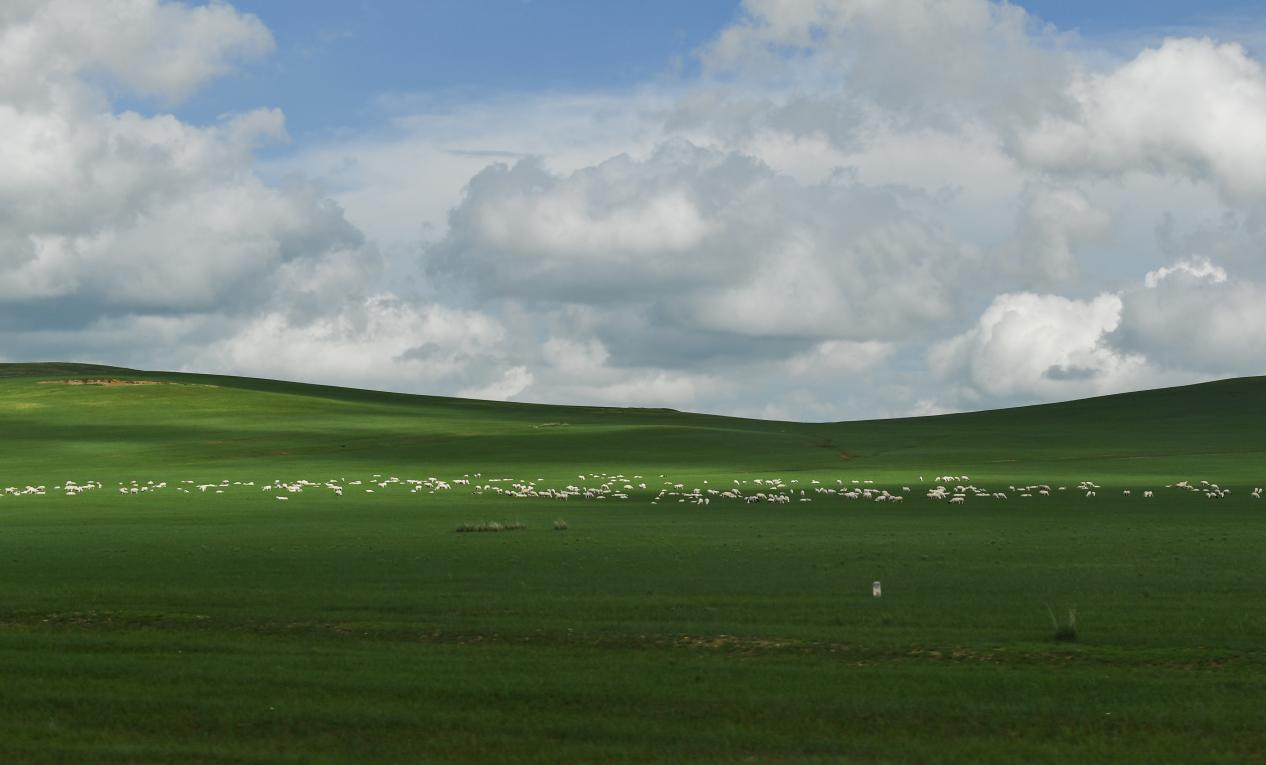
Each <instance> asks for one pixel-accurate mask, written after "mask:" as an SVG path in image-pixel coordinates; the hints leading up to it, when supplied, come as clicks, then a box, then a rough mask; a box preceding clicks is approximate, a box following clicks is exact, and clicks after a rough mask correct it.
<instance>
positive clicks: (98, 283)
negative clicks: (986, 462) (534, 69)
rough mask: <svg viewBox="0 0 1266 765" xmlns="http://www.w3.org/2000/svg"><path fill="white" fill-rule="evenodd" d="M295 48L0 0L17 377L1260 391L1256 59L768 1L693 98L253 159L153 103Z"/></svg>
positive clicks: (883, 401) (98, 10) (247, 30)
mask: <svg viewBox="0 0 1266 765" xmlns="http://www.w3.org/2000/svg"><path fill="white" fill-rule="evenodd" d="M274 46H275V43H274V41H273V39H272V36H271V35H270V33H269V31H268V29H267V28H266V27H265V25H264V24H263V23H262V22H261V21H260V20H259V19H257V18H255V17H254V16H250V15H247V14H243V13H240V12H238V11H237V10H235V9H234V8H232V7H231V6H230V5H228V4H225V3H219V2H217V3H211V4H209V5H199V6H191V5H185V4H182V3H177V2H158V0H106V1H104V2H103V1H100V0H49V1H41V2H17V3H13V2H10V3H6V4H5V6H4V8H3V9H2V10H0V136H2V137H3V139H4V140H3V141H0V168H3V169H4V172H3V173H0V267H2V268H3V274H4V277H5V278H4V281H3V290H0V343H3V345H0V349H2V350H0V352H2V353H3V354H4V356H5V357H7V358H10V359H25V358H37V357H38V358H52V357H60V358H79V359H84V360H98V361H108V362H117V363H128V364H139V365H148V366H156V367H168V368H188V369H201V370H206V371H221V372H232V373H239V374H258V375H267V376H277V377H286V378H292V379H306V380H314V381H321V382H331V383H339V384H348V385H365V386H374V387H385V388H392V389H398V390H410V391H419V392H423V391H424V392H431V393H448V394H457V395H469V396H480V397H492V398H518V399H523V400H538V401H567V402H574V403H602V404H628V405H652V406H676V407H684V408H691V409H701V410H707V411H718V412H729V413H741V414H751V415H759V416H769V417H787V418H804V419H829V418H842V417H866V416H890V415H900V414H907V413H914V412H930V411H946V410H952V409H958V408H969V407H970V408H975V407H986V406H994V405H1000V404H1012V403H1026V402H1033V401H1044V400H1054V399H1060V398H1067V397H1073V396H1083V395H1095V394H1099V393H1106V392H1114V391H1120V390H1127V389H1131V388H1138V387H1147V386H1151V385H1163V384H1170V383H1175V382H1185V381H1193V380H1198V379H1208V378H1211V377H1216V376H1222V375H1231V374H1260V373H1266V329H1263V328H1266V308H1263V306H1266V301H1264V300H1263V298H1266V282H1263V281H1262V280H1263V279H1264V278H1266V263H1264V262H1263V251H1264V250H1266V228H1264V227H1266V216H1264V215H1263V213H1266V140H1263V138H1262V136H1264V135H1266V70H1264V69H1263V67H1262V65H1261V64H1260V63H1259V62H1258V61H1257V60H1256V59H1255V58H1253V56H1251V55H1250V54H1249V53H1248V52H1247V51H1246V50H1245V49H1244V48H1243V47H1241V46H1239V45H1236V44H1234V43H1229V42H1225V41H1223V40H1219V39H1216V35H1214V34H1213V33H1212V31H1211V32H1210V36H1207V37H1204V36H1202V37H1184V38H1168V39H1157V40H1155V41H1153V42H1151V43H1148V44H1146V45H1143V46H1141V47H1140V48H1139V49H1137V50H1134V51H1131V52H1129V53H1128V54H1126V55H1117V56H1113V55H1111V54H1110V53H1108V52H1106V51H1099V50H1094V49H1093V48H1090V47H1088V45H1087V42H1086V41H1082V40H1078V39H1077V38H1075V37H1072V36H1070V35H1068V34H1065V33H1063V32H1061V31H1060V30H1057V29H1054V28H1051V27H1050V26H1048V25H1045V24H1044V23H1042V22H1041V21H1040V19H1037V18H1035V17H1033V16H1031V15H1029V14H1027V13H1026V12H1025V11H1024V10H1023V9H1022V8H1021V7H1019V6H1016V5H1009V4H1001V3H992V2H987V1H986V0H950V1H949V2H943V1H942V2H932V1H931V0H885V1H884V2H876V1H874V0H747V2H745V3H744V4H743V6H742V8H741V11H740V12H739V14H738V16H737V18H736V19H735V20H734V22H733V23H732V24H731V25H730V26H728V27H727V28H726V29H724V30H723V31H722V32H721V33H720V34H719V35H718V36H717V37H716V38H715V39H714V40H713V41H711V42H710V43H709V44H707V45H706V46H704V47H703V48H701V49H700V50H699V51H698V64H699V67H698V72H697V74H694V75H691V76H689V77H687V78H678V79H675V80H674V79H667V80H662V81H656V82H654V83H647V84H646V85H645V86H644V87H642V88H638V89H634V90H632V91H625V92H608V93H581V94H558V93H551V94H518V95H513V96H510V95H503V96H499V97H489V98H486V99H483V100H480V101H473V102H469V103H464V104H459V105H455V106H454V105H449V106H448V107H447V108H445V109H444V110H438V109H432V110H425V109H422V110H410V109H408V108H407V104H406V105H405V106H403V107H401V106H398V105H397V106H396V108H395V110H394V111H392V112H391V113H390V114H389V115H387V114H385V115H384V121H385V122H384V125H383V127H382V128H381V129H377V130H374V131H369V132H366V133H363V134H361V135H351V136H346V135H345V136H342V137H340V138H339V139H338V140H337V141H331V142H327V143H324V144H320V145H315V144H314V145H304V146H294V147H292V148H291V149H290V150H289V151H288V152H285V153H284V154H283V158H281V159H273V160H270V161H269V163H268V165H267V166H264V167H261V166H260V164H259V161H258V160H257V159H256V155H257V150H258V148H259V147H260V146H262V145H264V144H276V143H279V142H285V141H287V140H288V137H287V134H286V129H285V125H284V118H283V115H282V113H281V112H280V111H278V110H276V109H263V110H257V111H251V112H247V113H243V114H236V115H227V116H225V117H224V118H222V119H220V120H218V121H216V122H214V123H213V124H205V125H195V124H188V123H186V122H182V121H180V120H179V119H177V118H175V117H173V116H171V115H170V114H168V113H167V111H169V110H170V109H171V108H172V107H173V105H175V104H178V103H179V102H180V101H181V99H184V98H187V97H189V96H190V95H191V94H194V93H196V92H197V91H198V89H199V88H200V87H201V86H203V85H204V84H205V83H207V82H208V81H210V80H211V79H213V78H215V77H218V76H222V75H224V74H226V73H228V72H231V71H233V70H234V69H235V68H237V67H242V66H250V65H251V64H252V62H255V61H258V60H260V59H262V58H263V57H266V56H268V55H269V53H270V51H271V50H272V49H273V48H274ZM125 99H126V101H125ZM124 102H127V103H136V102H139V103H146V104H150V107H149V108H148V109H147V110H145V113H140V112H138V111H127V110H124V109H122V108H120V107H119V106H118V104H120V103H124ZM266 178H284V179H285V180H284V181H274V182H269V181H266V180H265V179H266Z"/></svg>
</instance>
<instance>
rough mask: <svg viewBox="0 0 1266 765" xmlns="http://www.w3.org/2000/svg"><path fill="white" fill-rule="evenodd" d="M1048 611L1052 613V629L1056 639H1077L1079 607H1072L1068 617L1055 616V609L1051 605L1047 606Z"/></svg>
mask: <svg viewBox="0 0 1266 765" xmlns="http://www.w3.org/2000/svg"><path fill="white" fill-rule="evenodd" d="M1046 613H1048V614H1050V615H1051V629H1052V630H1053V632H1054V638H1055V639H1056V640H1058V641H1061V642H1066V643H1071V642H1073V641H1075V640H1076V639H1077V609H1075V608H1071V607H1070V608H1069V609H1068V618H1066V619H1060V618H1058V617H1057V616H1055V611H1054V609H1052V608H1051V607H1050V606H1047V607H1046Z"/></svg>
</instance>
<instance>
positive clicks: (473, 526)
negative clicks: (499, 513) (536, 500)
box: [457, 521, 527, 534]
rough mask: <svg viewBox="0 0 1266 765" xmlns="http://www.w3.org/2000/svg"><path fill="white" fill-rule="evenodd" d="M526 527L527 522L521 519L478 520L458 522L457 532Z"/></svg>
mask: <svg viewBox="0 0 1266 765" xmlns="http://www.w3.org/2000/svg"><path fill="white" fill-rule="evenodd" d="M526 528H527V524H526V523H523V522H521V521H506V522H505V523H498V522H497V521H479V522H478V523H459V524H458V525H457V532H458V533H459V534H460V533H464V532H469V531H522V530H523V529H526Z"/></svg>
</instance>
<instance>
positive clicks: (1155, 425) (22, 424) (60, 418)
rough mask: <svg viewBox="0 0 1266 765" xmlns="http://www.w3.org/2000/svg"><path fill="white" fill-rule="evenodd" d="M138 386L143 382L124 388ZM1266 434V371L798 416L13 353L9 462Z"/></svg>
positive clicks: (1064, 454) (425, 466) (369, 463)
mask: <svg viewBox="0 0 1266 765" xmlns="http://www.w3.org/2000/svg"><path fill="white" fill-rule="evenodd" d="M85 381H87V382H88V384H77V383H83V382H85ZM138 382H139V383H146V384H126V383H138ZM1264 428H1266V378H1241V379H1234V380H1224V381H1219V382H1212V383H1205V384H1200V385H1191V386H1184V387H1177V388H1166V389H1159V390H1151V391H1142V392H1137V393H1127V394H1121V395H1116V396H1105V397H1101V398H1092V399H1085V400H1081V401H1073V402H1067V403H1059V404H1049V405H1042V406H1031V407H1022V408H1015V409H1004V410H995V411H987V412H977V413H966V414H955V415H942V416H935V417H919V418H908V419H894V420H871V421H860V422H843V423H790V422H773V421H761V420H750V419H741V418H732V417H719V416H711V415H699V414H688V413H682V412H676V411H672V410H663V409H628V408H604V407H572V406H549V405H538V404H518V403H502V402H489V401H477V400H469V399H454V398H442V397H434V396H415V395H404V394H395V393H383V392H375V391H365V390H357V389H350V388H337V387H329V386H319V385H307V384H300V383H288V382H279V381H273V380H261V379H252V378H241V377H226V376H219V375H197V374H180V373H171V372H149V371H140V370H132V369H123V368H116V367H105V366H93V365H76V364H61V363H40V364H2V365H0V434H2V435H3V437H4V442H5V446H6V448H5V450H4V452H3V455H0V474H4V475H11V476H14V477H15V478H20V479H22V480H36V479H41V480H45V479H46V480H61V479H64V478H65V477H66V475H67V471H72V472H74V473H75V474H76V475H81V476H87V475H88V474H97V473H100V474H102V476H103V477H113V476H124V475H127V476H130V477H135V476H137V475H140V474H143V473H152V472H154V471H170V470H185V471H190V470H204V471H205V470H214V471H217V472H218V473H224V475H225V476H237V475H244V476H246V475H249V476H252V477H253V476H256V475H259V474H262V473H274V472H277V471H292V472H299V473H302V472H305V471H314V470H316V471H322V470H354V469H373V470H375V471H377V470H380V469H381V470H396V471H399V470H405V471H410V472H417V471H419V470H422V471H425V470H432V471H441V470H444V471H452V470H460V471H472V470H485V471H487V470H512V469H513V470H519V471H528V472H539V473H542V474H550V475H566V474H568V473H571V472H574V471H575V470H577V469H584V470H590V471H592V470H613V471H643V472H650V471H658V472H665V471H671V472H674V473H676V474H683V473H684V474H697V475H704V474H717V475H729V474H734V473H745V472H752V471H766V472H768V471H792V472H800V471H831V472H838V473H842V474H866V475H871V474H875V475H879V476H888V475H897V476H906V475H907V474H910V473H911V472H918V473H924V472H939V471H946V472H956V473H961V472H967V471H975V472H976V473H978V474H981V475H982V476H991V477H997V478H1009V477H1015V478H1017V479H1021V478H1024V477H1035V478H1043V477H1049V478H1050V479H1051V480H1063V479H1065V478H1067V479H1074V478H1077V477H1088V476H1098V477H1100V478H1102V477H1104V476H1105V475H1117V474H1119V475H1122V476H1133V475H1146V476H1155V477H1172V476H1187V477H1190V476H1192V475H1199V476H1204V475H1213V476H1216V477H1218V478H1220V479H1222V480H1225V481H1234V480H1249V479H1251V478H1252V477H1253V476H1254V475H1256V473H1258V472H1261V470H1260V468H1261V466H1263V465H1264V464H1266V460H1264V459H1263V458H1266V443H1264V442H1263V441H1262V439H1261V438H1260V435H1259V434H1261V433H1262V432H1263V429H1264Z"/></svg>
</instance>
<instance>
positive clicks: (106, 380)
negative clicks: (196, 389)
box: [39, 377, 178, 385]
mask: <svg viewBox="0 0 1266 765" xmlns="http://www.w3.org/2000/svg"><path fill="white" fill-rule="evenodd" d="M39 384H40V385H178V383H173V382H167V381H165V380H122V379H119V378H117V377H97V378H84V379H81V380H40V381H39Z"/></svg>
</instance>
